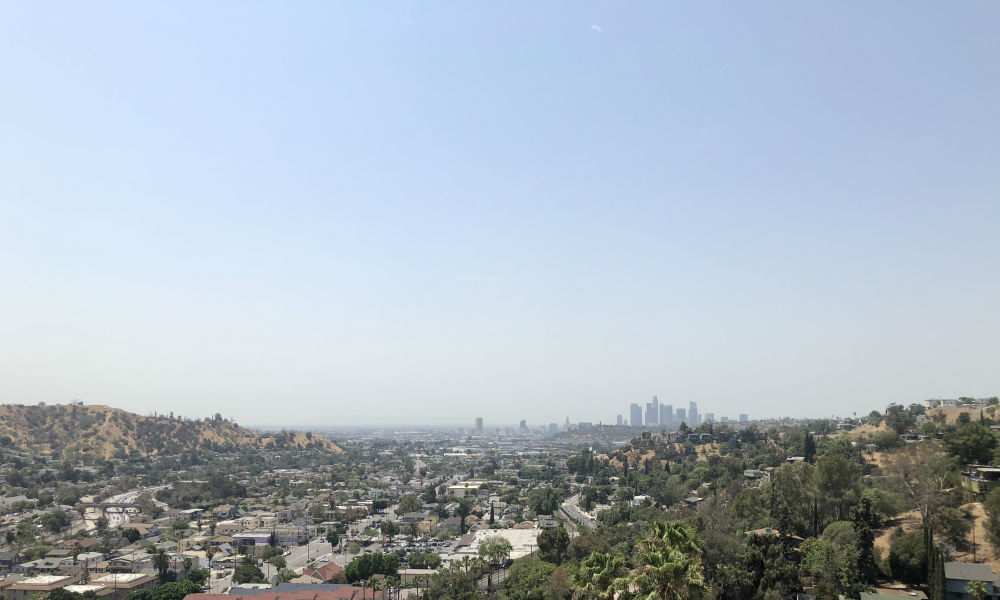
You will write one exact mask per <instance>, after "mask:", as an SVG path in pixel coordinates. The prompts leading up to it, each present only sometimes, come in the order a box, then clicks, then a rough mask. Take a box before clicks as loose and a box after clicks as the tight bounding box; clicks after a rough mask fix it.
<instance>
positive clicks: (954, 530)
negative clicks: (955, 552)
mask: <svg viewBox="0 0 1000 600" xmlns="http://www.w3.org/2000/svg"><path fill="white" fill-rule="evenodd" d="M931 526H932V527H933V528H934V532H935V533H936V534H937V535H939V536H940V537H941V538H942V539H944V540H945V541H946V542H948V543H949V544H951V545H952V546H955V547H956V548H961V547H964V546H965V545H966V541H967V538H968V535H969V532H970V531H971V530H972V523H970V522H969V514H968V513H967V512H965V511H964V510H961V509H958V508H952V507H951V506H942V507H941V508H939V509H937V511H935V512H934V514H933V515H931Z"/></svg>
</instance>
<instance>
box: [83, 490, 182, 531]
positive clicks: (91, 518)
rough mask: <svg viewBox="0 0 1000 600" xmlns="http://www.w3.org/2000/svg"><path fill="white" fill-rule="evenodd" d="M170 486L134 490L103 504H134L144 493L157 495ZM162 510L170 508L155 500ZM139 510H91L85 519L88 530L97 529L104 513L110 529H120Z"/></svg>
mask: <svg viewBox="0 0 1000 600" xmlns="http://www.w3.org/2000/svg"><path fill="white" fill-rule="evenodd" d="M167 487H169V486H165V485H161V486H157V487H151V488H145V489H138V490H132V491H129V492H125V493H122V494H118V495H116V496H111V497H110V498H106V499H105V500H104V502H102V504H133V503H135V502H136V501H137V500H138V499H139V496H141V495H142V494H144V493H148V494H150V495H153V494H155V493H156V492H157V491H158V490H162V489H165V488H167ZM153 502H155V503H156V504H157V505H158V506H159V507H160V508H163V509H166V508H168V507H167V505H166V504H164V503H163V502H160V501H159V500H153ZM138 512H139V510H138V509H135V508H121V507H107V508H105V509H103V510H96V509H91V511H90V512H89V513H88V514H87V516H86V517H85V519H86V522H87V529H88V530H93V529H97V519H98V518H100V516H101V514H102V513H103V514H104V516H105V517H106V518H107V519H108V529H118V528H120V527H122V526H124V525H125V524H126V523H128V520H129V517H130V516H131V515H132V514H135V513H138Z"/></svg>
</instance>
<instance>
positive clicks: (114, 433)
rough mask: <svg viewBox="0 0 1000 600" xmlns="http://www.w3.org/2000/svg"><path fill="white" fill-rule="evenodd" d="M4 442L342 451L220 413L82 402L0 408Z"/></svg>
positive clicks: (152, 450) (125, 449) (92, 448)
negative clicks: (179, 415) (186, 414)
mask: <svg viewBox="0 0 1000 600" xmlns="http://www.w3.org/2000/svg"><path fill="white" fill-rule="evenodd" d="M6 438H9V440H8V439H6ZM0 441H2V442H3V443H7V444H9V445H12V446H15V447H19V448H21V449H23V450H26V451H29V452H32V453H34V454H40V455H54V456H65V455H69V454H73V453H85V454H94V455H97V456H101V457H104V458H110V457H113V456H118V457H124V456H127V455H129V454H132V453H139V454H141V455H156V454H176V453H179V452H187V451H191V450H196V449H202V450H229V449H236V448H252V449H259V450H265V449H270V448H275V449H307V448H312V449H316V450H323V451H327V452H340V451H341V450H340V448H339V447H338V446H337V445H336V444H334V443H333V442H332V441H330V440H329V439H327V438H326V437H324V436H322V435H318V434H316V435H314V434H311V433H303V432H283V433H278V434H261V433H258V432H256V431H251V430H249V429H246V428H244V427H240V426H238V425H236V424H235V423H233V422H231V421H226V420H224V419H222V418H221V417H217V418H216V419H204V420H181V419H174V418H169V417H163V416H160V417H144V416H141V415H137V414H134V413H130V412H126V411H124V410H120V409H117V408H111V407H109V406H84V405H80V404H55V405H45V406H23V405H10V404H7V405H3V406H0Z"/></svg>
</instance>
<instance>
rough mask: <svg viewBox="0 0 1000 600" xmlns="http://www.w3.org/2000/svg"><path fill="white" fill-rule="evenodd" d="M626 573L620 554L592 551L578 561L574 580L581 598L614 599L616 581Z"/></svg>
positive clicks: (595, 599) (622, 557) (593, 599)
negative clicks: (578, 567) (578, 564)
mask: <svg viewBox="0 0 1000 600" xmlns="http://www.w3.org/2000/svg"><path fill="white" fill-rule="evenodd" d="M626 573H627V571H626V568H625V557H624V556H622V555H621V554H617V553H615V554H612V553H607V552H594V553H593V554H591V555H590V556H588V557H587V558H585V559H583V561H581V562H580V569H579V570H578V571H577V572H576V576H575V577H574V581H575V583H576V585H577V588H578V589H579V590H580V595H581V596H582V598H585V599H588V600H614V598H615V595H616V594H615V592H616V589H617V588H616V587H615V585H616V582H618V581H620V580H621V578H622V577H623V576H624V575H625V574H626Z"/></svg>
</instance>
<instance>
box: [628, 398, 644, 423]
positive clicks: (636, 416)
mask: <svg viewBox="0 0 1000 600" xmlns="http://www.w3.org/2000/svg"><path fill="white" fill-rule="evenodd" d="M628 412H629V415H628V417H629V423H631V424H632V427H642V407H641V406H639V405H638V404H636V403H635V402H633V403H632V406H629V407H628Z"/></svg>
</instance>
